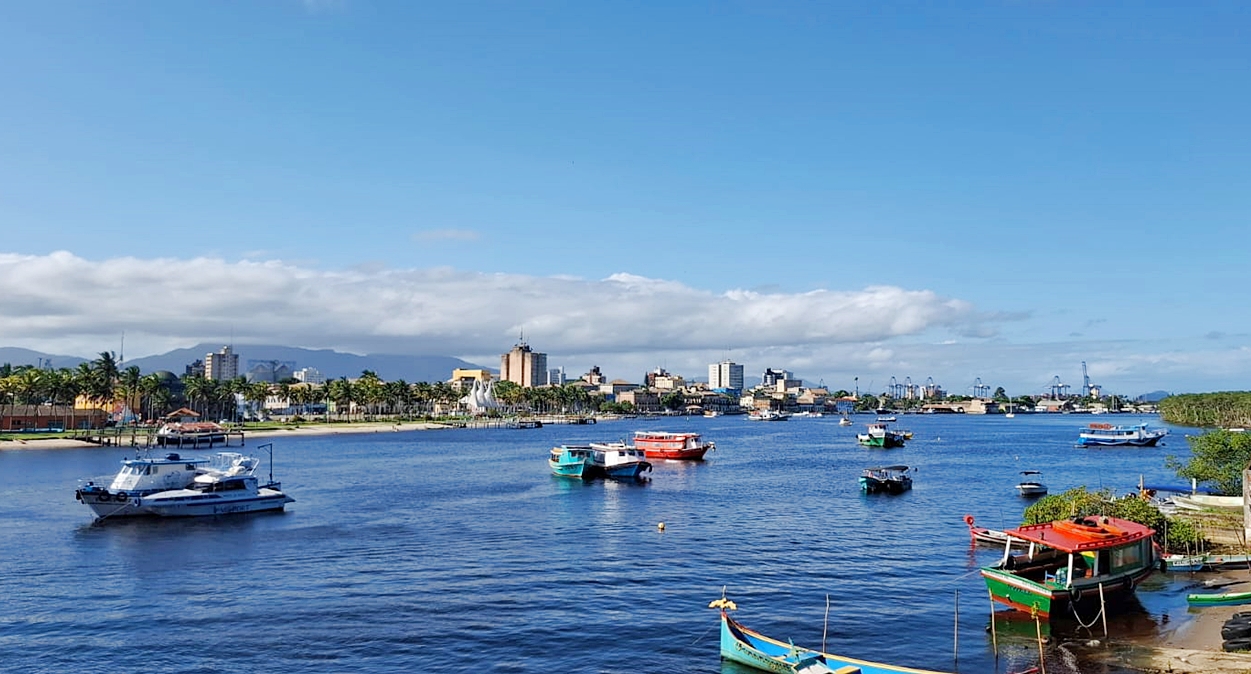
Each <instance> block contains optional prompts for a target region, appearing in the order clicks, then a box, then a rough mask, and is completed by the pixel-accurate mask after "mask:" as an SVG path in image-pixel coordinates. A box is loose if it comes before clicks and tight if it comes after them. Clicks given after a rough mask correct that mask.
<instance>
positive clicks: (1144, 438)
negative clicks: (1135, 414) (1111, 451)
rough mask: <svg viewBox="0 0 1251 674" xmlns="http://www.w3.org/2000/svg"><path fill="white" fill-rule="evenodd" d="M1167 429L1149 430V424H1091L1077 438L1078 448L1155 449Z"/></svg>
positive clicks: (1166, 433) (1166, 432)
mask: <svg viewBox="0 0 1251 674" xmlns="http://www.w3.org/2000/svg"><path fill="white" fill-rule="evenodd" d="M1166 435H1168V430H1167V429H1162V428H1161V429H1155V430H1148V429H1147V424H1134V425H1132V426H1114V425H1112V424H1100V423H1095V424H1090V425H1089V426H1087V427H1086V428H1085V429H1082V432H1081V433H1080V434H1079V435H1078V436H1077V446H1078V447H1155V445H1156V443H1157V442H1159V441H1160V439H1161V438H1163V437H1164V436H1166Z"/></svg>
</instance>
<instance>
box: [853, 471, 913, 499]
mask: <svg viewBox="0 0 1251 674" xmlns="http://www.w3.org/2000/svg"><path fill="white" fill-rule="evenodd" d="M908 470H909V469H908V467H907V466H882V467H880V468H865V469H864V473H862V474H861V475H860V488H861V489H862V490H864V491H865V492H867V493H869V494H876V493H878V492H886V493H887V494H902V493H904V492H905V491H908V490H909V489H912V477H911V476H910V475H908Z"/></svg>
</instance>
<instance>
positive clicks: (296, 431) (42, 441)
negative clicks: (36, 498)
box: [0, 421, 456, 451]
mask: <svg viewBox="0 0 1251 674" xmlns="http://www.w3.org/2000/svg"><path fill="white" fill-rule="evenodd" d="M447 428H456V426H453V425H450V424H441V423H437V422H412V421H406V422H391V421H387V422H360V423H333V424H316V423H313V424H293V425H291V426H284V427H281V428H259V429H256V430H249V429H246V428H245V429H243V437H244V438H245V439H247V438H276V437H286V438H292V437H307V436H316V435H354V434H362V433H398V432H402V431H427V430H438V429H447ZM101 446H102V445H98V444H96V443H93V442H85V441H83V440H74V439H72V438H40V437H31V438H20V439H16V440H0V451H5V450H29V449H74V448H85V447H101ZM122 446H125V445H122ZM222 446H223V447H224V445H222Z"/></svg>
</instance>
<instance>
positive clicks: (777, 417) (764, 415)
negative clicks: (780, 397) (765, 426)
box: [747, 410, 791, 421]
mask: <svg viewBox="0 0 1251 674" xmlns="http://www.w3.org/2000/svg"><path fill="white" fill-rule="evenodd" d="M790 418H791V415H789V414H787V413H786V412H782V411H779V410H755V411H753V412H752V413H751V414H748V415H747V420H748V421H786V420H787V419H790Z"/></svg>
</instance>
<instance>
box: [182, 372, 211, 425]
mask: <svg viewBox="0 0 1251 674" xmlns="http://www.w3.org/2000/svg"><path fill="white" fill-rule="evenodd" d="M186 384H187V387H186V389H185V394H186V396H187V402H189V403H190V404H191V409H193V410H195V411H197V412H199V413H200V414H205V415H207V414H208V410H207V409H206V408H204V407H201V405H203V404H205V403H206V402H207V401H208V400H209V398H210V397H211V394H212V392H213V391H212V389H213V382H212V381H210V380H208V379H205V378H204V377H199V376H195V377H187V379H186Z"/></svg>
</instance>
